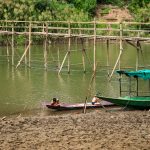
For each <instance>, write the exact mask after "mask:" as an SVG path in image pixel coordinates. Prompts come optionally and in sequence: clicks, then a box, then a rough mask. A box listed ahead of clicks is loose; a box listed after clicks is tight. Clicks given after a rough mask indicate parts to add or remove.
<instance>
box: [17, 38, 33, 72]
mask: <svg viewBox="0 0 150 150" xmlns="http://www.w3.org/2000/svg"><path fill="white" fill-rule="evenodd" d="M30 42H31V41H30ZM30 44H31V43H29V44H28V46H27V48H26V49H25V51H24V53H23V55H22V57H21V59H20V60H19V62H18V64H17V66H16V69H17V68H18V66H19V65H20V64H21V62H22V61H23V58H24V57H25V55H26V53H27V52H28V50H29V47H30Z"/></svg>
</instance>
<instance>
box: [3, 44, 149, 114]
mask: <svg viewBox="0 0 150 150" xmlns="http://www.w3.org/2000/svg"><path fill="white" fill-rule="evenodd" d="M81 48H82V46H81V45H80V44H75V43H74V44H72V45H71V49H72V50H75V51H72V52H71V64H72V65H71V72H70V74H68V73H67V67H65V66H66V64H67V62H66V63H65V66H64V67H63V70H62V72H61V73H60V74H59V75H58V73H57V66H58V61H57V60H58V55H57V54H58V50H59V53H60V58H59V59H60V62H62V60H63V58H64V56H65V53H66V50H67V44H54V45H50V46H49V50H48V61H49V63H48V71H45V70H44V67H43V65H44V64H43V47H42V46H39V45H34V46H32V47H31V58H32V62H31V69H30V68H28V67H25V66H24V65H21V66H20V67H19V68H18V69H15V67H12V66H11V58H9V59H10V62H9V63H8V62H7V57H6V47H4V46H3V47H1V48H0V116H7V115H14V114H15V115H19V114H25V115H28V114H31V115H34V114H39V113H41V112H43V111H47V110H45V109H43V106H42V102H44V101H50V100H51V99H52V98H53V97H58V98H59V99H60V101H62V102H67V103H71V102H84V101H85V97H86V96H88V99H89V100H90V99H91V97H92V96H93V94H95V93H96V92H100V93H102V94H103V95H105V96H118V95H119V84H118V80H117V75H116V74H114V76H113V78H112V80H111V82H108V75H107V74H108V69H107V68H106V65H107V50H106V44H105V43H97V45H96V59H97V62H98V66H97V73H96V78H95V79H94V80H93V82H92V84H90V80H91V76H92V68H91V66H90V64H89V62H88V61H87V60H86V69H87V72H86V73H85V74H84V73H83V67H82V64H81V63H82V53H81V51H80V50H81ZM85 48H86V49H87V55H88V57H89V59H90V60H91V63H92V61H93V52H92V51H93V44H92V43H90V42H89V43H86V44H85ZM149 48H150V44H143V45H142V49H143V58H144V61H143V58H142V57H141V56H142V55H141V54H140V57H139V65H140V66H144V64H145V65H149V64H150V51H149V50H150V49H149ZM15 49H16V50H17V53H18V54H19V55H20V56H21V54H22V53H23V47H21V46H20V47H15ZM109 52H110V65H111V67H113V66H114V64H115V61H116V59H117V56H118V54H119V44H117V43H112V44H110V50H109ZM18 54H16V59H15V64H17V61H18V60H19V57H18ZM77 64H78V65H77ZM135 64H136V49H135V48H133V47H132V46H130V45H127V44H124V52H123V55H122V58H121V67H134V68H135ZM90 85H91V89H90V88H89V86H90ZM89 89H90V90H89Z"/></svg>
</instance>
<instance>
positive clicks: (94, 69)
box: [93, 18, 96, 72]
mask: <svg viewBox="0 0 150 150" xmlns="http://www.w3.org/2000/svg"><path fill="white" fill-rule="evenodd" d="M93 71H94V72H96V19H95V18H94V66H93Z"/></svg>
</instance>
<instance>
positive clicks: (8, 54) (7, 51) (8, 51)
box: [7, 38, 9, 63]
mask: <svg viewBox="0 0 150 150" xmlns="http://www.w3.org/2000/svg"><path fill="white" fill-rule="evenodd" d="M7 62H8V63H9V44H8V38H7Z"/></svg>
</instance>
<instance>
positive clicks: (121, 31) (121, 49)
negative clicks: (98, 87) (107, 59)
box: [109, 23, 123, 81]
mask: <svg viewBox="0 0 150 150" xmlns="http://www.w3.org/2000/svg"><path fill="white" fill-rule="evenodd" d="M122 35H123V29H122V23H120V52H119V56H118V58H117V61H116V63H115V66H114V68H113V70H112V72H111V75H110V77H109V81H110V80H111V78H112V75H113V73H114V71H115V69H116V67H117V65H118V63H119V70H120V58H121V55H122V52H123V46H122Z"/></svg>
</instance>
